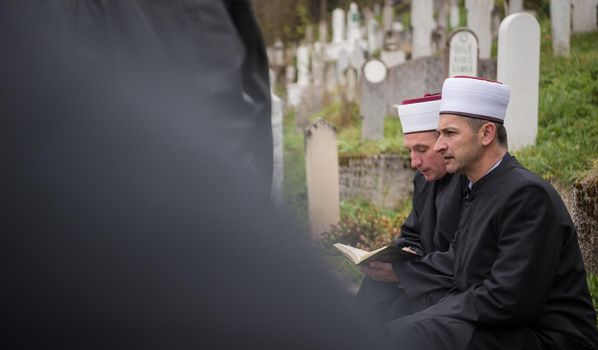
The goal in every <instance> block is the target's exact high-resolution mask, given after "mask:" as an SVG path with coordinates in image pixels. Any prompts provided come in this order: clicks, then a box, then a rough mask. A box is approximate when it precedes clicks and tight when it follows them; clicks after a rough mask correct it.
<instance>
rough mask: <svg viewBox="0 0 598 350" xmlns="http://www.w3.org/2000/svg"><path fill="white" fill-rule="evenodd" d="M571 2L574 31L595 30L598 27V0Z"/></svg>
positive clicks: (574, 0)
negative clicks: (597, 17)
mask: <svg viewBox="0 0 598 350" xmlns="http://www.w3.org/2000/svg"><path fill="white" fill-rule="evenodd" d="M571 4H572V5H573V9H572V11H573V14H572V18H571V20H572V21H573V32H574V33H583V32H593V31H595V30H596V29H598V27H597V26H596V11H597V9H596V7H597V6H598V0H571Z"/></svg>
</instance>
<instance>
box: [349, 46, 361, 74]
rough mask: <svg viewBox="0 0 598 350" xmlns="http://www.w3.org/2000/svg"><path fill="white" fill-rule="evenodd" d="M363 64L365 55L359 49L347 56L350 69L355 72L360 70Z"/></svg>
mask: <svg viewBox="0 0 598 350" xmlns="http://www.w3.org/2000/svg"><path fill="white" fill-rule="evenodd" d="M364 63H365V55H364V53H363V51H361V49H359V48H355V49H353V51H351V54H350V55H349V64H350V65H351V67H353V69H355V70H356V71H359V70H361V67H363V64H364Z"/></svg>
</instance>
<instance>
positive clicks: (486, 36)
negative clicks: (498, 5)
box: [465, 0, 494, 59]
mask: <svg viewBox="0 0 598 350" xmlns="http://www.w3.org/2000/svg"><path fill="white" fill-rule="evenodd" d="M465 7H466V8H467V27H468V28H469V29H471V30H473V32H474V33H475V35H476V36H477V37H478V43H479V47H480V58H484V59H485V58H490V53H491V51H492V9H493V8H494V0H465Z"/></svg>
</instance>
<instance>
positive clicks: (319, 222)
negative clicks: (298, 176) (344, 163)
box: [304, 120, 340, 238]
mask: <svg viewBox="0 0 598 350" xmlns="http://www.w3.org/2000/svg"><path fill="white" fill-rule="evenodd" d="M304 137H305V177H306V183H307V204H308V214H309V221H310V226H311V231H312V233H313V234H314V236H315V237H316V238H320V237H321V234H322V233H323V232H326V231H328V230H329V229H330V227H331V225H336V224H338V222H339V220H340V203H339V197H340V194H339V187H340V186H339V166H338V149H337V142H336V131H335V129H334V127H333V126H332V125H330V124H328V123H327V122H325V121H324V120H318V121H316V122H315V123H313V124H311V125H310V126H309V127H308V128H307V129H306V130H305V133H304Z"/></svg>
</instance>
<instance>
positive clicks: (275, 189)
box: [271, 93, 284, 206]
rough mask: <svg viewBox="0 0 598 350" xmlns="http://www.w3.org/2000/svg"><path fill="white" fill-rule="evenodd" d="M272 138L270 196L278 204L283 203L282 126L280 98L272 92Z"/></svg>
mask: <svg viewBox="0 0 598 350" xmlns="http://www.w3.org/2000/svg"><path fill="white" fill-rule="evenodd" d="M271 98H272V139H273V145H274V153H273V156H274V158H273V170H272V171H273V172H272V191H271V197H272V200H273V201H274V203H275V204H276V205H278V206H280V205H282V204H283V203H284V199H283V186H282V180H283V178H284V170H283V168H284V167H283V156H284V147H283V140H282V137H283V136H282V135H283V128H282V114H283V113H282V110H283V106H282V100H281V99H280V98H279V97H278V96H276V95H275V94H274V93H272V96H271Z"/></svg>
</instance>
